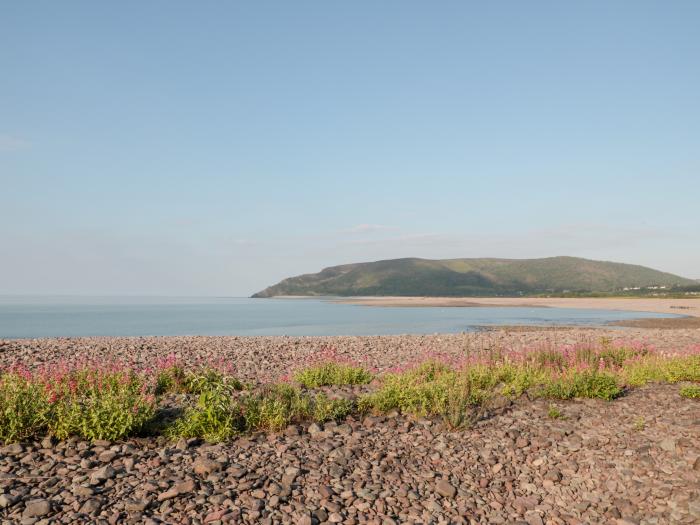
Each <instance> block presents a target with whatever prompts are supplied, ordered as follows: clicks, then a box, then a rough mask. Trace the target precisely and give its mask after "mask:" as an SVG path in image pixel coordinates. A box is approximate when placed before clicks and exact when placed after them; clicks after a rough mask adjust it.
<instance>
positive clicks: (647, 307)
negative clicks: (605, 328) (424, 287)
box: [335, 297, 700, 317]
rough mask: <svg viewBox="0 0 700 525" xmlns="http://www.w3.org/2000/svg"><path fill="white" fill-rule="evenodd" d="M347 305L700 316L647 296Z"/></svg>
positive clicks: (699, 302) (685, 302)
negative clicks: (566, 309)
mask: <svg viewBox="0 0 700 525" xmlns="http://www.w3.org/2000/svg"><path fill="white" fill-rule="evenodd" d="M335 301H337V302H341V303H345V304H359V305H365V306H402V307H411V306H439V307H448V306H452V307H484V306H493V307H505V306H518V307H529V308H535V307H541V308H584V309H599V310H627V311H637V312H656V313H664V314H677V315H687V316H692V317H700V299H667V298H646V297H643V298H641V297H630V298H622V297H611V298H607V297H581V298H564V297H551V298H549V297H523V298H519V297H469V298H464V297H348V298H341V299H335Z"/></svg>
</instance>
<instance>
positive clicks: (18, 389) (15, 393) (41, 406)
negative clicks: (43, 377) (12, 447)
mask: <svg viewBox="0 0 700 525" xmlns="http://www.w3.org/2000/svg"><path fill="white" fill-rule="evenodd" d="M49 407H50V405H49V403H48V401H47V398H46V395H45V392H44V389H43V387H42V386H41V385H40V384H38V383H36V382H34V381H32V377H31V375H30V374H29V373H28V372H26V373H25V372H23V371H20V370H13V371H10V372H7V373H4V374H3V375H2V376H1V377H0V441H2V442H13V441H19V440H22V439H26V438H28V437H31V436H33V435H35V434H37V433H40V432H42V431H43V430H44V429H45V427H46V423H47V421H48V418H49Z"/></svg>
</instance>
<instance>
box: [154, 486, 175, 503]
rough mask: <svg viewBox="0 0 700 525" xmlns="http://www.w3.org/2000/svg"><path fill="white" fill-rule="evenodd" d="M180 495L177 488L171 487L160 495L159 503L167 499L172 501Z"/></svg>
mask: <svg viewBox="0 0 700 525" xmlns="http://www.w3.org/2000/svg"><path fill="white" fill-rule="evenodd" d="M178 494H179V492H178V490H177V488H176V487H171V488H169V489H168V490H166V491H165V492H161V493H160V494H158V501H165V500H167V499H172V498H174V497H175V496H177V495H178Z"/></svg>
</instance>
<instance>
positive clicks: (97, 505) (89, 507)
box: [79, 498, 102, 514]
mask: <svg viewBox="0 0 700 525" xmlns="http://www.w3.org/2000/svg"><path fill="white" fill-rule="evenodd" d="M101 508H102V501H100V500H98V499H95V498H92V499H89V500H87V501H86V502H85V503H83V506H82V507H80V511H79V512H80V513H82V514H92V513H93V512H98V511H99V510H100V509H101Z"/></svg>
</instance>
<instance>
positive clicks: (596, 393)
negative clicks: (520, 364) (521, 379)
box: [539, 369, 622, 401]
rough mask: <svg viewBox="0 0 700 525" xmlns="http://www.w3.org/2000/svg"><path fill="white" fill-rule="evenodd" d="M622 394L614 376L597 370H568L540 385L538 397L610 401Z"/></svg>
mask: <svg viewBox="0 0 700 525" xmlns="http://www.w3.org/2000/svg"><path fill="white" fill-rule="evenodd" d="M621 393H622V388H620V387H619V386H618V384H617V379H616V378H615V376H614V375H612V374H610V373H607V372H599V371H597V370H576V369H572V370H568V371H566V372H565V373H563V374H561V375H559V376H552V378H551V381H550V382H548V383H546V384H544V385H542V387H541V390H540V392H539V394H540V395H542V396H544V397H548V398H554V399H573V398H581V397H583V398H598V399H605V400H607V401H610V400H611V399H615V398H616V397H618V396H619V395H620V394H621Z"/></svg>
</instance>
